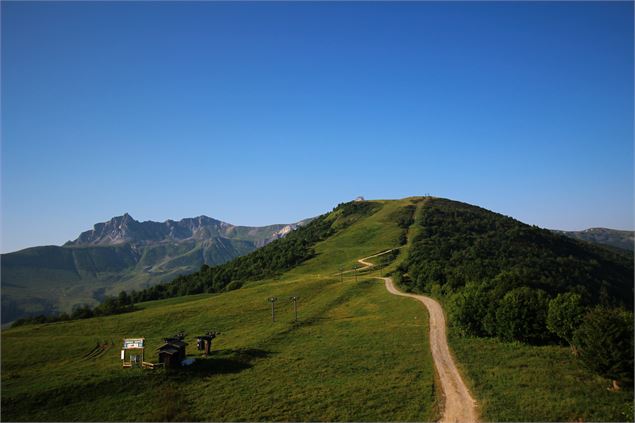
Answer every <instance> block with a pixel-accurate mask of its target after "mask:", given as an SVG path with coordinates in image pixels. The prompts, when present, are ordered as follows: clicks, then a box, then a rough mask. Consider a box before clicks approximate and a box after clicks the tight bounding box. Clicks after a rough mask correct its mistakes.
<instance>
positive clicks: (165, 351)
mask: <svg viewBox="0 0 635 423" xmlns="http://www.w3.org/2000/svg"><path fill="white" fill-rule="evenodd" d="M186 345H187V343H186V342H183V341H181V340H171V341H170V342H166V343H165V344H164V345H162V346H160V347H159V348H157V351H159V363H163V365H164V366H165V367H171V368H174V367H178V366H179V365H180V364H181V361H183V360H185V356H186V352H185V346H186Z"/></svg>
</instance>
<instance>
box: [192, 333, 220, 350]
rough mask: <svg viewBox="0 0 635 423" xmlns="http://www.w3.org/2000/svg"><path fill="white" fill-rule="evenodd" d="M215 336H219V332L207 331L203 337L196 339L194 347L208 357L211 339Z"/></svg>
mask: <svg viewBox="0 0 635 423" xmlns="http://www.w3.org/2000/svg"><path fill="white" fill-rule="evenodd" d="M216 335H220V332H216V331H209V332H207V334H205V335H200V336H197V337H196V340H197V341H196V347H197V349H198V350H199V351H205V352H204V354H205V356H208V355H209V352H210V350H211V349H212V339H214V338H216Z"/></svg>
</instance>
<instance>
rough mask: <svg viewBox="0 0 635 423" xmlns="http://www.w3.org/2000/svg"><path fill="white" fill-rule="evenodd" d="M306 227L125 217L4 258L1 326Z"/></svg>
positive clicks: (218, 259) (219, 259)
mask: <svg viewBox="0 0 635 423" xmlns="http://www.w3.org/2000/svg"><path fill="white" fill-rule="evenodd" d="M308 220H310V219H308ZM308 220H307V221H308ZM305 222H306V221H302V222H298V223H295V224H289V225H286V224H279V225H270V226H264V227H248V226H234V225H231V224H229V223H225V222H221V221H219V220H216V219H212V218H209V217H207V216H199V217H196V218H187V219H182V220H180V221H173V220H167V221H165V222H152V221H146V222H138V221H136V220H135V219H133V218H132V217H131V216H130V215H129V214H127V213H126V214H124V215H123V216H118V217H114V218H112V219H111V220H110V221H108V222H103V223H98V224H96V225H95V226H94V228H93V229H92V230H90V231H86V232H83V233H82V234H81V235H80V236H79V237H78V238H77V239H75V240H73V241H68V242H67V243H66V244H64V245H63V246H61V247H60V246H43V247H34V248H27V249H24V250H21V251H17V252H14V253H8V254H3V255H2V256H1V258H0V260H1V265H2V321H3V322H5V323H6V322H8V321H12V320H14V319H16V318H20V317H24V316H29V315H39V314H45V315H48V314H52V313H55V312H63V311H66V312H70V311H71V309H72V308H73V307H74V306H76V305H80V304H89V305H94V304H97V303H98V302H99V301H101V300H102V299H103V298H104V296H105V295H114V294H117V293H118V292H119V291H121V290H132V289H142V288H145V287H148V286H151V285H154V284H157V283H160V282H164V281H167V280H171V279H173V278H174V277H176V276H178V275H180V274H186V273H191V272H194V271H196V270H198V269H199V268H200V267H201V266H202V265H204V264H205V265H216V264H220V263H224V262H226V261H228V260H231V259H233V258H235V257H238V256H241V255H244V254H247V253H250V252H252V251H254V250H255V249H257V248H259V247H262V246H263V245H266V244H268V243H269V242H271V241H273V240H275V239H278V238H281V237H283V236H284V235H286V234H287V233H289V232H290V231H292V230H293V229H295V228H296V227H297V226H298V225H302V224H303V223H305Z"/></svg>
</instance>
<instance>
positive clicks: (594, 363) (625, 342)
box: [573, 308, 633, 387]
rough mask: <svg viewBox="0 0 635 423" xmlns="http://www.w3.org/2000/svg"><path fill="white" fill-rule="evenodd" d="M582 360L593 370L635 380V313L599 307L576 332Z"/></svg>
mask: <svg viewBox="0 0 635 423" xmlns="http://www.w3.org/2000/svg"><path fill="white" fill-rule="evenodd" d="M573 344H574V345H575V347H576V349H577V351H578V353H579V355H580V360H581V361H582V362H583V363H584V365H585V366H587V367H588V368H589V369H591V370H592V371H595V372H597V373H598V374H600V375H602V376H604V377H607V378H609V379H612V380H613V381H614V386H615V387H617V386H618V382H633V313H631V312H626V311H624V310H618V309H606V308H596V309H594V310H592V311H591V312H589V313H588V314H587V315H586V316H585V317H584V319H583V321H582V324H581V325H580V327H579V328H578V329H577V330H576V331H575V332H574V334H573Z"/></svg>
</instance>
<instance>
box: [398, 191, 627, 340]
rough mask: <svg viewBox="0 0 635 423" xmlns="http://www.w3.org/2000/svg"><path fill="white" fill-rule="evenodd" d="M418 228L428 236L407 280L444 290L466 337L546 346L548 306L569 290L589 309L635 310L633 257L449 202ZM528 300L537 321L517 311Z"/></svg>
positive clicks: (407, 265)
mask: <svg viewBox="0 0 635 423" xmlns="http://www.w3.org/2000/svg"><path fill="white" fill-rule="evenodd" d="M415 224H416V225H418V226H419V227H420V231H419V233H418V235H417V236H416V237H415V239H413V240H412V247H411V249H410V251H409V255H408V258H407V260H405V261H404V262H403V263H402V264H401V265H400V269H399V270H400V271H401V272H402V273H404V274H406V275H407V277H404V278H403V282H402V283H403V284H404V285H408V286H410V288H411V289H414V290H418V291H424V292H430V290H431V289H432V286H433V285H440V287H441V289H440V292H442V293H446V294H450V295H451V301H450V304H451V307H450V315H451V318H452V322H453V324H454V325H455V326H456V327H458V328H459V330H460V331H461V332H462V333H464V334H470V335H477V336H496V335H501V336H502V337H503V338H505V339H516V340H524V341H526V342H544V341H545V340H546V338H547V337H548V336H546V334H548V332H547V331H546V327H545V318H546V312H547V306H546V301H548V299H549V298H553V297H555V296H557V295H558V294H563V293H567V292H571V293H576V294H577V295H578V296H579V298H580V301H582V302H584V303H588V304H603V305H605V306H621V307H625V308H627V309H631V308H632V307H633V262H632V257H627V256H625V255H624V254H622V253H616V252H613V251H610V250H607V249H605V248H603V247H597V246H594V245H591V244H588V243H584V242H579V241H576V240H573V239H570V238H567V237H564V236H561V235H557V234H553V233H551V232H550V231H547V230H543V229H540V228H538V227H535V226H528V225H525V224H523V223H521V222H518V221H516V220H514V219H511V218H509V217H505V216H502V215H499V214H496V213H493V212H490V211H487V210H485V209H482V208H479V207H475V206H470V205H468V204H464V203H459V202H454V201H450V200H445V199H432V200H430V201H429V202H428V203H427V204H426V206H425V207H424V208H423V209H422V213H421V215H420V216H419V217H418V218H417V221H416V222H415ZM466 285H468V286H466ZM523 287H526V288H531V289H532V290H526V291H515V294H513V295H510V296H508V297H507V298H506V299H505V301H504V304H502V303H503V298H504V297H505V296H506V294H507V293H509V292H511V291H513V290H517V289H518V288H523ZM521 292H522V294H521ZM530 292H531V293H532V294H529V293H530ZM536 292H540V293H536ZM525 294H526V295H525ZM526 301H528V302H529V304H530V305H531V306H532V307H534V308H533V309H531V310H525V311H524V312H526V313H529V314H530V315H531V316H532V317H531V322H524V321H520V320H524V319H525V317H526V316H523V315H521V314H518V313H517V312H516V311H514V308H515V307H516V306H515V305H514V303H515V302H520V303H524V302H526ZM502 306H504V307H506V308H505V309H504V310H503V311H499V309H500V308H501V307H502ZM554 313H555V311H554ZM499 317H500V318H499ZM514 319H517V320H519V321H518V322H514V321H513V320H514ZM554 319H555V315H554ZM523 330H527V331H528V332H527V333H525V334H523V333H521V332H522V331H523ZM540 331H543V334H542V336H539V332H540Z"/></svg>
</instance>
